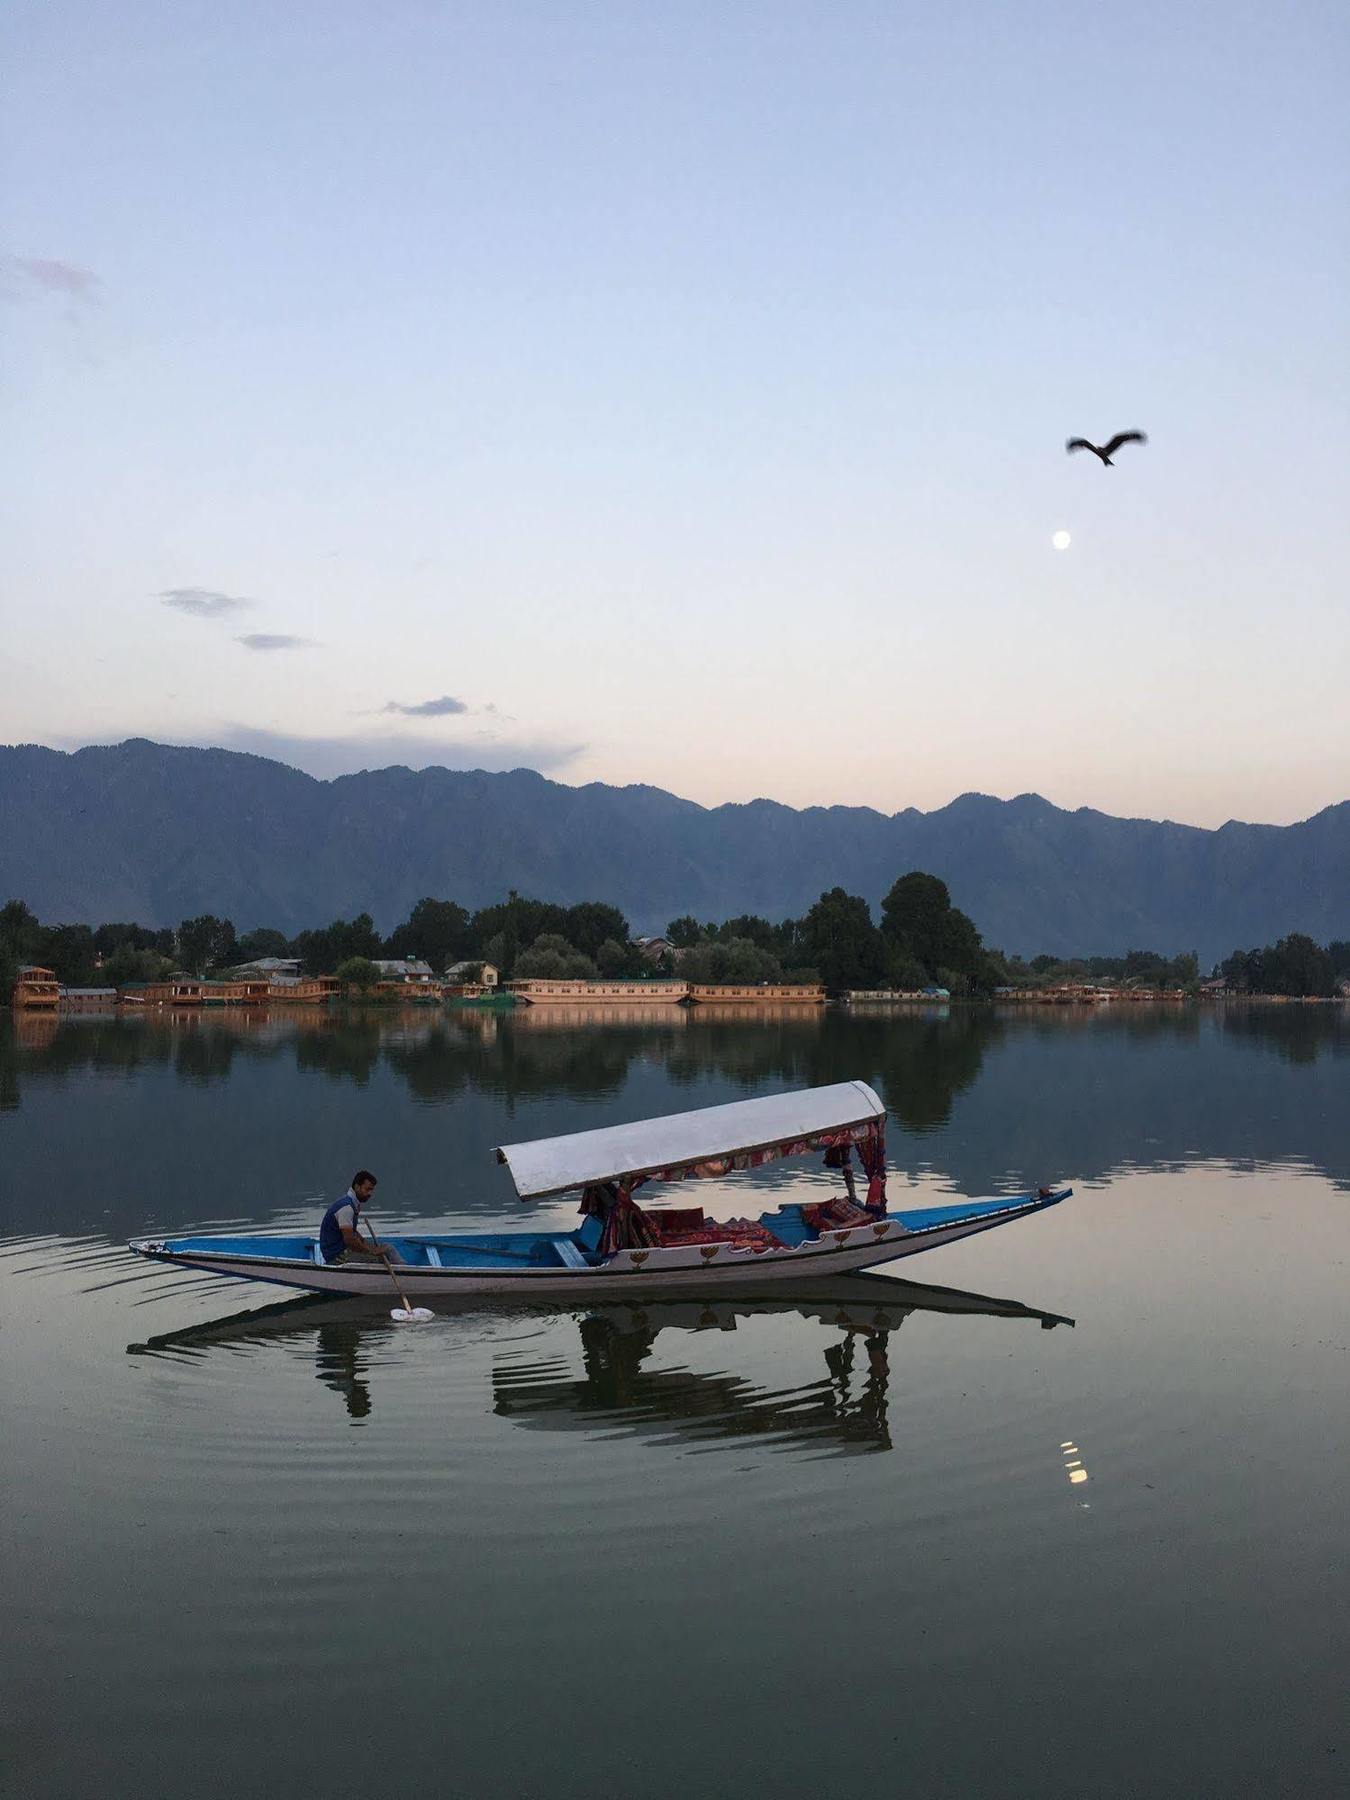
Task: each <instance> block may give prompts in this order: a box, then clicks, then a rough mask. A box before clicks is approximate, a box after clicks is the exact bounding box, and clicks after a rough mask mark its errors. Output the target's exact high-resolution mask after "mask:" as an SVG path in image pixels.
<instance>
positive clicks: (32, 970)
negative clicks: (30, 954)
mask: <svg viewBox="0 0 1350 1800" xmlns="http://www.w3.org/2000/svg"><path fill="white" fill-rule="evenodd" d="M60 999H61V985H60V983H59V982H58V981H57V979H56V973H55V971H54V970H52V969H42V968H39V967H38V965H37V964H36V963H27V964H25V966H24V967H23V968H21V969H20V970H19V979H18V980H17V981H16V982H15V983H14V992H13V994H12V995H11V1004H12V1005H13V1007H14V1010H15V1012H55V1011H56V1008H57V1005H58V1004H59V1002H60Z"/></svg>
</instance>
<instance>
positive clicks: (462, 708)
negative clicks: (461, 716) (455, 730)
mask: <svg viewBox="0 0 1350 1800" xmlns="http://www.w3.org/2000/svg"><path fill="white" fill-rule="evenodd" d="M468 710H469V708H468V706H467V705H466V703H465V702H464V701H463V700H456V699H455V698H454V696H453V695H452V694H442V695H441V697H440V699H439V700H422V701H420V702H418V704H417V705H415V706H405V705H404V704H403V702H402V701H401V700H391V701H390V702H389V704H388V705H387V706H382V707H381V708H380V711H381V712H387V713H402V715H403V717H404V718H405V719H448V718H449V717H450V716H451V715H452V714H453V713H466V712H468Z"/></svg>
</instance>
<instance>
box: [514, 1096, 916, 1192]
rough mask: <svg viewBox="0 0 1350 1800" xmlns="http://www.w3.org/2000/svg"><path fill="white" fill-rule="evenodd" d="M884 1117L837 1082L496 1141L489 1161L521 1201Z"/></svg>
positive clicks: (781, 1146) (681, 1168)
mask: <svg viewBox="0 0 1350 1800" xmlns="http://www.w3.org/2000/svg"><path fill="white" fill-rule="evenodd" d="M885 1116H886V1109H885V1107H884V1106H883V1105H882V1104H881V1102H880V1100H878V1099H877V1097H876V1095H875V1094H874V1093H873V1092H872V1090H871V1088H870V1087H868V1085H867V1083H866V1082H865V1081H841V1082H838V1083H836V1084H835V1085H834V1086H833V1087H818V1088H804V1089H801V1090H799V1091H798V1092H797V1093H794V1094H767V1095H765V1097H764V1098H763V1099H762V1100H733V1101H732V1102H731V1104H730V1105H729V1106H707V1107H704V1108H703V1109H702V1110H701V1111H699V1112H685V1113H672V1114H670V1115H669V1117H667V1118H664V1119H637V1120H634V1121H633V1122H632V1123H631V1124H629V1125H606V1126H602V1127H601V1129H600V1130H599V1131H578V1132H576V1133H575V1134H574V1135H572V1136H571V1137H555V1138H536V1139H535V1140H534V1142H533V1143H530V1144H503V1145H501V1146H500V1148H499V1149H498V1150H497V1152H496V1156H497V1161H498V1162H503V1163H506V1164H507V1166H508V1167H509V1168H510V1170H511V1175H512V1179H513V1180H514V1181H515V1184H516V1192H517V1193H518V1194H519V1195H520V1197H521V1199H522V1200H536V1199H539V1198H541V1197H542V1196H543V1195H545V1194H564V1193H566V1192H567V1191H568V1190H569V1189H570V1188H580V1187H585V1186H587V1184H588V1183H590V1182H593V1181H621V1180H623V1179H624V1178H626V1177H627V1176H630V1175H656V1174H660V1173H665V1172H668V1173H669V1175H670V1177H671V1178H672V1179H678V1175H682V1174H687V1173H693V1172H695V1171H694V1167H693V1166H694V1165H696V1164H698V1163H702V1162H707V1161H710V1160H713V1159H715V1158H718V1157H728V1156H736V1155H738V1154H742V1153H747V1152H752V1151H768V1152H771V1153H772V1152H773V1151H776V1150H786V1149H787V1147H788V1146H790V1145H793V1144H796V1143H799V1142H800V1141H801V1140H802V1139H804V1138H813V1137H816V1136H818V1135H820V1134H822V1133H827V1132H836V1131H840V1132H842V1131H847V1130H849V1129H851V1128H856V1129H858V1130H859V1131H861V1130H862V1129H863V1128H864V1127H866V1126H867V1125H870V1124H872V1123H873V1122H874V1121H875V1120H878V1119H884V1118H885ZM677 1171H678V1174H677ZM710 1172H712V1171H710ZM719 1172H720V1171H719Z"/></svg>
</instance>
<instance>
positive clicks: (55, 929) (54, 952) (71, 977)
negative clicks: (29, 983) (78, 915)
mask: <svg viewBox="0 0 1350 1800" xmlns="http://www.w3.org/2000/svg"><path fill="white" fill-rule="evenodd" d="M38 961H39V962H41V963H43V964H44V965H45V966H46V967H47V968H49V969H50V970H51V971H52V973H53V974H54V975H55V976H56V979H57V980H58V981H59V982H62V983H63V984H64V985H65V986H66V987H92V986H93V984H94V980H95V978H96V976H97V974H98V957H97V954H96V952H95V949H94V934H93V932H92V931H91V930H90V929H89V927H88V926H87V925H48V926H46V927H45V929H44V930H43V933H42V944H41V955H40V956H39V957H38Z"/></svg>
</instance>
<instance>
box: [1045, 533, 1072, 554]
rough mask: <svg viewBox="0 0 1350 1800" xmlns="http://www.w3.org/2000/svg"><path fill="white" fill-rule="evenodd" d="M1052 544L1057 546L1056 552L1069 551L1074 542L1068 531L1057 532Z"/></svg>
mask: <svg viewBox="0 0 1350 1800" xmlns="http://www.w3.org/2000/svg"><path fill="white" fill-rule="evenodd" d="M1050 542H1051V543H1052V544H1053V545H1054V546H1055V548H1056V550H1067V549H1068V547H1069V545H1070V544H1071V543H1072V542H1073V539H1072V538H1071V537H1070V536H1069V534H1068V532H1067V531H1057V532H1056V533H1055V535H1054V536H1053V537H1052V538H1051V540H1050Z"/></svg>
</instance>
